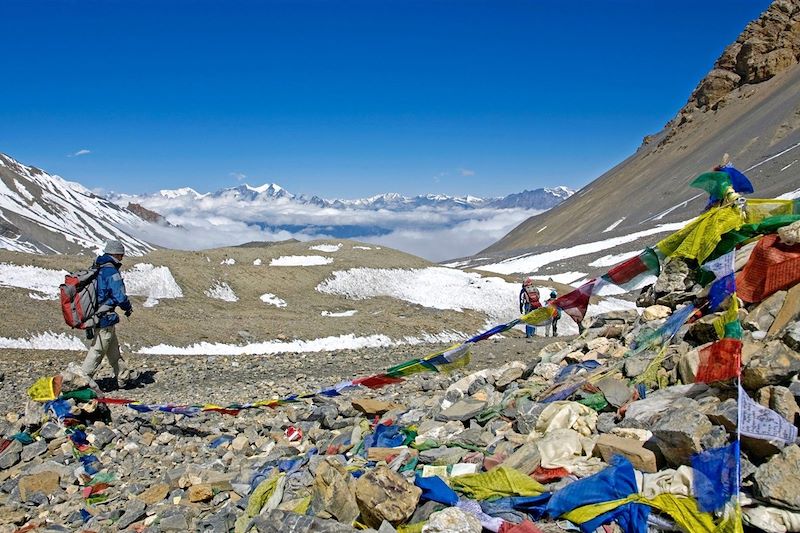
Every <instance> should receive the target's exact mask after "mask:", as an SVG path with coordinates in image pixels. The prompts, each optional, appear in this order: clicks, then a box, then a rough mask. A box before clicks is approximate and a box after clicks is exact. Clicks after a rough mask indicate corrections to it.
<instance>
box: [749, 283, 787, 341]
mask: <svg viewBox="0 0 800 533" xmlns="http://www.w3.org/2000/svg"><path fill="white" fill-rule="evenodd" d="M785 300H786V291H778V292H776V293H775V294H773V295H772V296H770V297H769V298H767V299H766V300H764V301H763V302H761V303H760V304H758V305H757V306H756V307H754V308H753V310H752V311H750V313H748V314H747V318H745V319H744V321H743V323H742V325H743V326H744V327H746V328H748V329H751V330H755V331H767V330H769V328H770V326H772V323H773V322H774V321H775V317H776V316H777V315H778V312H779V311H780V310H781V307H783V302H784V301H785Z"/></svg>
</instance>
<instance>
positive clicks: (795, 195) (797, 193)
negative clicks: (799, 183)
mask: <svg viewBox="0 0 800 533" xmlns="http://www.w3.org/2000/svg"><path fill="white" fill-rule="evenodd" d="M795 198H800V189H797V190H795V191H792V192H787V193H784V194H781V195H780V196H778V200H794V199H795Z"/></svg>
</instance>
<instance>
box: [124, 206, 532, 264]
mask: <svg viewBox="0 0 800 533" xmlns="http://www.w3.org/2000/svg"><path fill="white" fill-rule="evenodd" d="M126 201H135V202H138V203H141V204H142V205H144V206H145V207H147V208H148V209H152V210H153V211H155V212H157V213H160V214H161V215H163V216H164V217H166V218H167V220H168V221H169V222H170V223H172V224H173V225H176V226H179V227H177V228H170V227H164V226H156V225H147V226H143V227H140V228H130V231H132V232H133V233H134V234H135V235H137V236H138V237H141V238H143V239H144V240H147V241H148V242H151V243H153V244H157V245H160V246H165V247H169V248H176V249H181V250H198V249H203V248H213V247H220V246H231V245H236V244H243V243H245V242H250V241H276V240H285V239H292V238H294V239H298V240H300V241H309V240H315V239H341V238H352V239H355V240H359V241H364V242H370V243H374V244H377V245H384V246H390V247H393V248H397V249H400V250H403V251H406V252H409V253H412V254H414V255H418V256H421V257H424V258H426V259H430V260H433V261H441V260H444V259H450V258H453V257H463V256H467V255H472V254H474V253H475V252H477V251H479V250H481V249H483V248H485V247H487V246H489V245H490V244H492V243H493V242H495V241H497V240H498V239H499V238H501V237H502V236H503V235H505V234H506V233H508V232H509V231H510V230H511V229H513V228H514V227H516V226H517V225H518V224H519V223H521V222H522V221H524V220H526V219H527V218H528V217H531V216H533V215H535V214H537V213H539V212H540V211H535V210H524V209H495V208H486V207H483V208H469V209H467V208H452V207H444V206H430V205H428V206H423V207H417V208H416V209H409V210H405V211H403V210H397V211H393V210H388V209H376V210H368V209H352V208H333V207H320V206H317V205H312V204H300V203H298V202H294V201H291V200H289V199H285V198H280V199H274V200H271V201H268V202H264V201H244V200H241V199H232V198H229V197H213V196H211V195H209V196H203V197H200V198H197V197H195V196H193V195H183V196H179V197H175V198H165V197H163V196H161V195H152V196H145V197H130V198H128V197H126ZM343 227H346V228H349V229H350V230H349V232H348V233H347V235H343V234H342V233H341V232H337V228H339V229H341V228H343Z"/></svg>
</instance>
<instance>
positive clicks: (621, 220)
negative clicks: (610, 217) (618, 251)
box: [603, 217, 625, 233]
mask: <svg viewBox="0 0 800 533" xmlns="http://www.w3.org/2000/svg"><path fill="white" fill-rule="evenodd" d="M624 220H625V217H622V218H621V219H619V220H617V221H616V222H614V223H613V224H611V225H610V226H609V227H607V228H606V229H604V230H603V233H608V232H609V231H611V230H613V229H614V228H616V227H617V226H619V225H620V224H622V222H623V221H624Z"/></svg>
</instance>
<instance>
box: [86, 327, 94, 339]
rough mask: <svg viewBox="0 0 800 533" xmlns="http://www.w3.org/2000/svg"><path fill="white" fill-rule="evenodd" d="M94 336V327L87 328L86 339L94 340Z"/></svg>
mask: <svg viewBox="0 0 800 533" xmlns="http://www.w3.org/2000/svg"><path fill="white" fill-rule="evenodd" d="M93 338H94V328H86V339H87V340H92V339H93Z"/></svg>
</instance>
